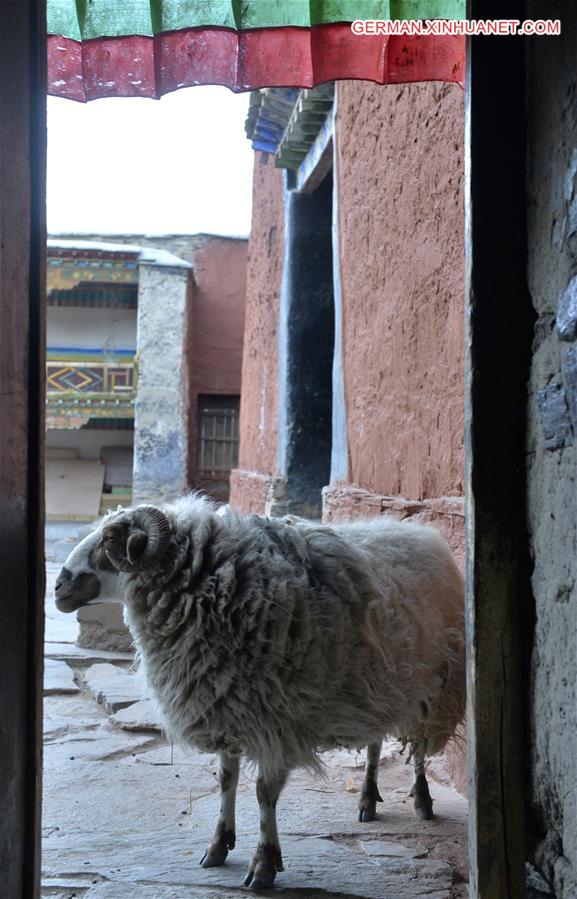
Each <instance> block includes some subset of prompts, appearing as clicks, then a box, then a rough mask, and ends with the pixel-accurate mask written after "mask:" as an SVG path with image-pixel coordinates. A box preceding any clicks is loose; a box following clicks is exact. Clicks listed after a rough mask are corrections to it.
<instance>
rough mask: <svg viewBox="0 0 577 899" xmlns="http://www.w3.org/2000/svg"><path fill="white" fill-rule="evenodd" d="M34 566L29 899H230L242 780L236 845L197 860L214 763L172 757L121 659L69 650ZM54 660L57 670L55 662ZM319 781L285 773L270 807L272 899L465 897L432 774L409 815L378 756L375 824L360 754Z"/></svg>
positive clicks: (392, 767) (460, 824)
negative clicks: (38, 811)
mask: <svg viewBox="0 0 577 899" xmlns="http://www.w3.org/2000/svg"><path fill="white" fill-rule="evenodd" d="M58 567H59V566H57V565H50V564H49V570H48V575H49V576H48V584H49V591H48V593H49V595H48V600H47V644H46V651H47V657H48V658H51V659H53V660H54V662H51V663H50V665H49V666H48V667H47V671H46V679H45V685H46V695H45V750H44V752H45V755H44V813H43V887H42V897H43V899H48V897H52V899H54V897H58V899H73V897H74V899H81V897H85V899H193V897H194V899H238V897H245V899H246V897H247V896H248V895H250V891H248V890H246V889H245V888H243V887H242V886H241V884H242V880H243V877H244V874H245V870H246V868H247V865H248V862H249V859H250V856H251V854H252V851H253V850H254V848H255V844H256V839H257V833H258V811H257V804H256V799H255V795H254V780H255V777H254V772H253V771H252V770H250V768H247V769H245V770H244V771H243V773H242V776H241V781H240V786H239V795H238V821H237V847H236V849H235V850H234V851H233V852H232V853H231V854H230V855H229V859H228V861H227V863H226V865H225V866H224V867H222V868H213V869H208V870H204V869H203V868H201V867H200V866H199V860H200V858H201V856H202V853H203V851H204V849H205V846H206V843H207V842H208V840H209V839H210V837H211V835H212V831H213V828H214V825H215V823H216V816H217V810H218V787H217V780H216V770H217V766H216V759H215V758H211V757H209V756H206V755H200V754H197V753H192V752H188V753H185V752H183V751H181V750H179V749H176V748H175V749H173V748H172V747H171V746H170V745H169V744H168V743H167V742H166V741H165V740H164V738H163V737H162V735H161V733H160V731H159V730H158V729H157V727H156V720H157V716H156V713H155V709H154V705H153V704H152V703H151V702H149V701H146V699H143V696H144V693H143V687H142V684H141V683H140V681H139V679H138V677H137V676H135V675H134V674H131V673H130V669H129V664H130V661H129V658H128V657H126V656H125V655H122V654H118V655H116V656H115V655H114V654H110V653H106V654H102V656H103V658H102V659H99V654H98V653H97V652H96V653H95V652H84V651H82V650H79V649H78V647H75V646H74V642H73V641H74V640H75V636H76V630H75V622H74V620H73V618H72V617H71V616H62V615H60V613H58V611H57V610H56V609H55V607H54V603H53V600H52V593H51V588H52V585H53V582H54V578H55V574H56V570H57V568H58ZM61 666H64V667H61ZM324 761H325V763H326V777H325V779H319V778H317V777H312V776H310V775H307V774H305V773H303V772H296V773H295V774H294V775H293V777H292V778H291V780H290V781H289V784H288V785H287V787H286V789H285V791H284V792H283V794H282V797H281V800H280V802H279V810H278V818H279V829H280V832H281V843H282V848H283V856H284V862H285V870H284V872H282V873H281V874H279V875H278V877H277V887H276V888H275V889H274V890H271V891H267V893H266V895H276V896H278V897H279V899H281V897H283V899H297V897H299V899H302V897H303V896H305V895H306V897H307V899H321V897H327V899H329V897H332V899H349V897H350V899H352V897H367V899H420V897H425V896H426V897H428V899H456V897H465V896H466V895H467V887H466V882H465V881H466V876H467V873H466V868H467V863H466V842H467V835H466V802H465V801H464V800H463V799H462V798H461V797H460V796H459V795H458V794H457V793H455V792H454V791H453V790H452V789H451V787H450V786H449V785H448V783H447V781H446V778H444V777H443V772H442V769H441V768H440V767H437V768H436V769H435V771H434V772H432V776H431V791H432V793H433V796H434V799H435V813H436V817H435V819H434V820H433V821H420V820H418V819H417V818H415V816H414V815H413V812H412V803H411V800H410V799H409V798H408V792H409V789H410V783H411V776H410V770H409V768H408V766H406V765H405V764H404V762H403V759H402V757H401V756H400V755H399V752H398V747H397V746H396V744H390V745H388V746H386V747H385V748H384V750H383V756H382V759H381V766H380V786H381V794H382V795H383V798H384V800H385V801H384V802H383V804H382V805H381V806H380V807H379V808H380V815H379V818H378V820H377V821H374V822H372V823H370V824H359V823H358V822H357V820H356V802H357V799H358V790H359V787H360V784H361V781H362V758H361V756H360V755H356V754H355V753H349V752H333V753H329V754H326V755H325V757H324Z"/></svg>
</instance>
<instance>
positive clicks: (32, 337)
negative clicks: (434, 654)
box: [0, 0, 530, 899]
mask: <svg viewBox="0 0 577 899" xmlns="http://www.w3.org/2000/svg"><path fill="white" fill-rule="evenodd" d="M505 5H506V6H507V10H505V9H504V5H503V2H502V0H499V2H489V0H470V8H469V15H470V17H472V18H503V17H504V16H505V15H507V16H510V17H512V18H519V19H523V18H524V3H523V2H516V3H509V4H505ZM0 21H1V22H2V29H1V31H0V290H1V294H0V329H1V330H0V340H1V353H0V472H1V495H0V501H1V512H0V557H1V565H2V589H1V591H0V615H1V617H0V624H1V627H0V708H1V715H0V796H1V797H2V814H1V815H0V872H1V877H2V887H3V895H4V896H5V897H6V899H34V897H36V896H37V895H38V890H39V858H40V855H39V845H40V844H39V834H40V776H41V688H42V631H43V594H44V588H43V576H44V575H43V562H44V559H43V518H44V516H43V480H42V467H41V453H42V444H43V424H42V423H43V406H44V325H43V321H44V309H45V301H44V280H45V237H46V228H45V149H46V146H45V71H44V66H45V59H46V35H45V29H44V24H43V23H44V22H45V3H44V0H0ZM524 103H525V67H524V47H523V40H522V39H520V38H517V39H505V38H493V39H491V38H487V39H477V40H474V41H473V42H472V46H471V47H470V54H469V81H468V87H467V126H466V146H467V148H468V150H467V154H468V167H467V172H468V183H467V243H468V248H469V253H468V282H467V308H468V332H467V373H466V377H467V389H466V393H467V513H468V533H467V540H468V578H467V626H468V646H469V651H470V652H469V663H468V679H469V722H468V727H469V770H470V790H471V795H470V821H471V824H470V848H471V897H472V899H516V897H521V896H522V895H523V862H524V845H523V843H524V821H523V783H522V771H521V768H520V759H521V758H522V754H521V746H522V743H521V741H522V730H521V728H522V713H523V698H522V693H521V647H520V627H519V623H520V622H519V619H520V615H521V609H520V603H519V596H520V595H521V594H522V588H523V583H522V562H523V555H524V546H523V540H522V535H523V520H522V519H523V504H524V500H523V488H524V484H523V477H522V474H521V472H522V470H523V465H522V438H523V431H524V401H525V397H526V387H525V384H526V380H525V379H526V368H527V358H528V356H527V347H528V340H529V332H528V329H527V328H526V327H525V326H524V324H523V323H526V322H527V321H528V320H529V316H530V309H529V307H528V295H527V289H526V284H525V276H526V237H525V227H526V212H525V162H524V160H525V121H524Z"/></svg>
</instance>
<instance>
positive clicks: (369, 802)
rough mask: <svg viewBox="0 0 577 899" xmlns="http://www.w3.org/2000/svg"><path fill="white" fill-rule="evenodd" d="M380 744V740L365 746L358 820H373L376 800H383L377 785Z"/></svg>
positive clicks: (381, 743) (375, 812)
mask: <svg viewBox="0 0 577 899" xmlns="http://www.w3.org/2000/svg"><path fill="white" fill-rule="evenodd" d="M382 745H383V742H382V740H380V741H379V742H378V743H371V744H370V745H369V746H367V764H366V765H365V779H364V780H363V786H362V787H361V798H360V799H359V821H374V820H375V816H376V814H377V802H382V801H383V800H382V798H381V795H380V793H379V788H378V786H377V780H378V777H379V761H380V759H381V746H382Z"/></svg>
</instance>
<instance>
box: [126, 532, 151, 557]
mask: <svg viewBox="0 0 577 899" xmlns="http://www.w3.org/2000/svg"><path fill="white" fill-rule="evenodd" d="M147 543H148V537H147V535H146V534H145V533H144V531H135V532H134V533H132V534H131V535H130V537H129V538H128V540H127V541H126V558H127V559H128V561H129V562H130V564H131V565H134V564H135V563H136V562H137V561H138V560H139V559H140V557H141V556H142V554H143V553H144V550H145V549H146V544H147Z"/></svg>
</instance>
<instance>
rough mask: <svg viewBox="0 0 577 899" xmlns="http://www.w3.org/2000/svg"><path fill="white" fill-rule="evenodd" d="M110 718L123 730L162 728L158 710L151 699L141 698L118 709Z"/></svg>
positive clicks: (156, 729)
mask: <svg viewBox="0 0 577 899" xmlns="http://www.w3.org/2000/svg"><path fill="white" fill-rule="evenodd" d="M110 720H111V721H113V722H114V723H115V724H118V725H119V727H121V728H123V730H135V731H139V730H154V731H161V730H162V725H161V723H160V720H161V715H160V711H159V709H158V705H157V704H156V702H155V701H154V700H153V699H143V700H141V701H140V702H135V703H133V704H132V705H129V706H127V707H126V708H123V709H120V711H118V712H115V713H114V715H111V717H110Z"/></svg>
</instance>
